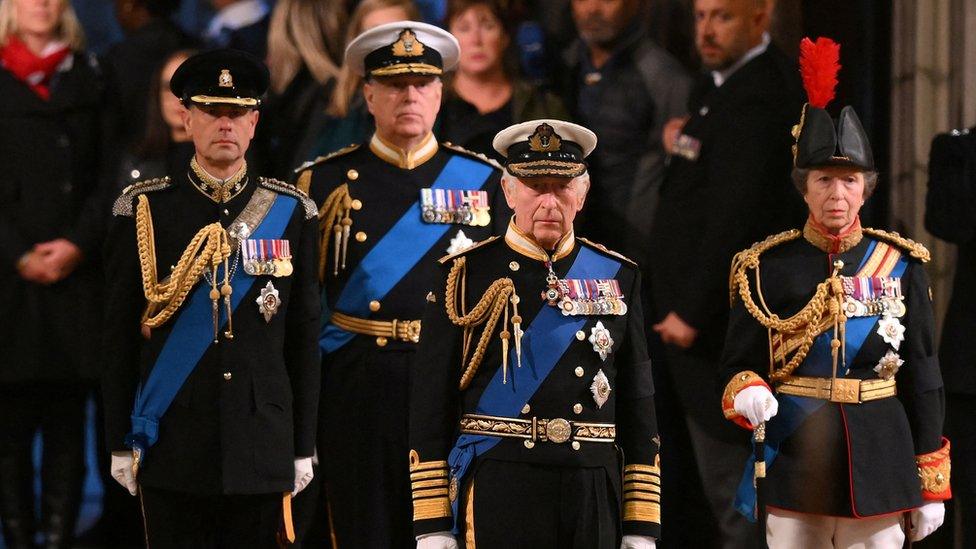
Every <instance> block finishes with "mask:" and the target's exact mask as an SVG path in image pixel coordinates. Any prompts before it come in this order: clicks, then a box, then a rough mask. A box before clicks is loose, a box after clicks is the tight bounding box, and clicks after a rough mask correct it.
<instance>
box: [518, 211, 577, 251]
mask: <svg viewBox="0 0 976 549" xmlns="http://www.w3.org/2000/svg"><path fill="white" fill-rule="evenodd" d="M505 243H506V244H508V247H509V248H511V249H513V250H515V251H516V252H518V253H520V254H522V255H524V256H526V257H531V258H532V259H537V260H539V261H549V252H548V251H546V250H545V248H543V247H542V246H540V245H539V243H538V242H536V240H535V238H534V237H533V236H532V235H530V234H528V233H526V232H525V231H523V230H522V229H520V228H519V227H518V225H516V224H515V216H512V219H511V220H510V221H509V222H508V230H507V231H506V232H505ZM575 247H576V236H575V234H574V233H573V230H572V229H570V230H569V232H568V233H566V234H564V235H563V236H561V237H560V238H559V241H558V242H556V246H555V251H554V252H553V253H552V261H559V260H560V259H562V258H564V257H566V256H567V255H569V254H570V253H571V252H572V251H573V248H575Z"/></svg>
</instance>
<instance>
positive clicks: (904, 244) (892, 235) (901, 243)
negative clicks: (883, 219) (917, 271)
mask: <svg viewBox="0 0 976 549" xmlns="http://www.w3.org/2000/svg"><path fill="white" fill-rule="evenodd" d="M861 230H862V231H863V232H864V234H866V235H870V236H873V237H875V238H877V239H878V240H884V241H886V242H890V243H892V244H894V245H896V246H898V247H899V248H901V249H903V250H907V251H908V255H910V256H912V257H914V258H915V259H917V260H919V261H921V262H922V263H927V262H928V261H929V260H930V259H932V254H930V253H929V250H928V248H926V247H925V246H923V245H921V244H919V243H918V242H915V241H914V240H912V239H910V238H905V237H903V236H901V235H900V234H898V233H896V232H891V231H882V230H880V229H869V228H867V227H864V228H863V229H861Z"/></svg>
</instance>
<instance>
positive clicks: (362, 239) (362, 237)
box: [356, 231, 366, 242]
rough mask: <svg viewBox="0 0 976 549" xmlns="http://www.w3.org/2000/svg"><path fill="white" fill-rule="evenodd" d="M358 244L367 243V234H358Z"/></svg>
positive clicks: (360, 232)
mask: <svg viewBox="0 0 976 549" xmlns="http://www.w3.org/2000/svg"><path fill="white" fill-rule="evenodd" d="M356 242H366V233H364V232H363V231H359V232H358V233H356Z"/></svg>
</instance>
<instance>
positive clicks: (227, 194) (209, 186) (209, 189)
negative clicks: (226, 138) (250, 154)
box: [187, 155, 248, 204]
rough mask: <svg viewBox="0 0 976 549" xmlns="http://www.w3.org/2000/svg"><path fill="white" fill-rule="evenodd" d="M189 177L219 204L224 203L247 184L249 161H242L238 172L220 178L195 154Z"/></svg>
mask: <svg viewBox="0 0 976 549" xmlns="http://www.w3.org/2000/svg"><path fill="white" fill-rule="evenodd" d="M187 178H188V179H189V180H190V183H192V184H193V186H194V187H195V188H196V189H197V190H198V191H200V192H201V193H203V194H204V195H206V196H207V198H209V199H210V200H213V201H214V202H216V203H217V204H223V203H224V202H227V201H229V200H231V199H232V198H234V197H235V196H237V195H238V194H240V193H241V191H243V190H244V188H245V187H246V186H247V181H248V180H247V161H243V162H241V167H240V169H239V170H237V173H235V174H234V175H232V176H230V177H228V178H227V179H220V178H218V177H214V176H212V175H210V174H209V173H207V170H205V169H204V168H203V166H201V165H200V164H199V163H198V162H197V157H196V156H195V155H194V156H193V157H192V158H190V172H189V173H188V174H187Z"/></svg>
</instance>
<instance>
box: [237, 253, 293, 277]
mask: <svg viewBox="0 0 976 549" xmlns="http://www.w3.org/2000/svg"><path fill="white" fill-rule="evenodd" d="M294 270H295V268H294V267H293V266H292V264H291V258H290V257H279V258H276V259H247V260H245V261H244V272H245V273H247V274H249V275H251V276H262V275H269V276H273V277H275V278H281V277H283V276H290V275H291V273H292V272H293V271H294Z"/></svg>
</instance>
